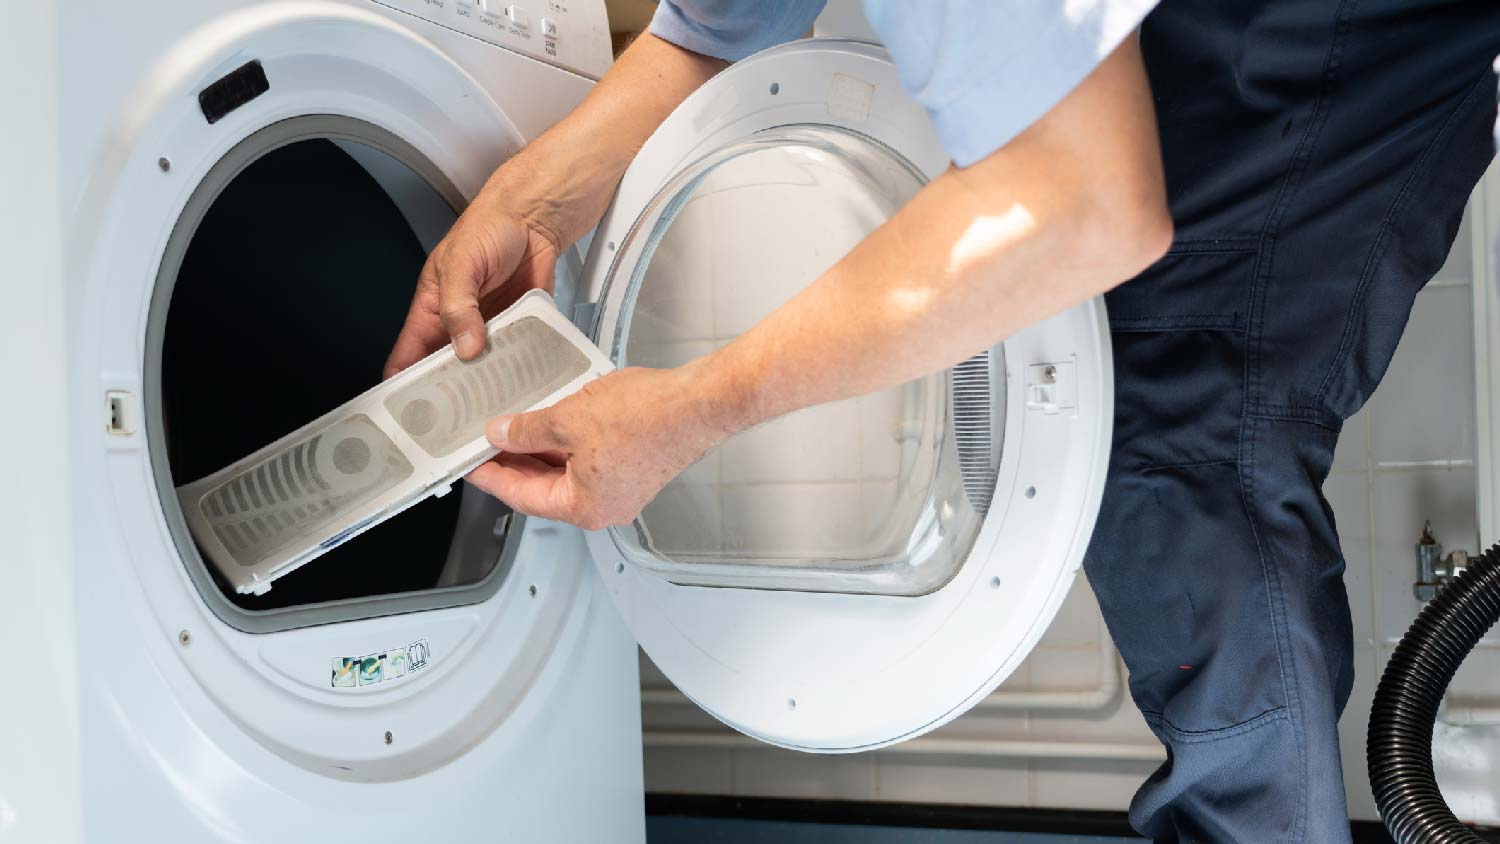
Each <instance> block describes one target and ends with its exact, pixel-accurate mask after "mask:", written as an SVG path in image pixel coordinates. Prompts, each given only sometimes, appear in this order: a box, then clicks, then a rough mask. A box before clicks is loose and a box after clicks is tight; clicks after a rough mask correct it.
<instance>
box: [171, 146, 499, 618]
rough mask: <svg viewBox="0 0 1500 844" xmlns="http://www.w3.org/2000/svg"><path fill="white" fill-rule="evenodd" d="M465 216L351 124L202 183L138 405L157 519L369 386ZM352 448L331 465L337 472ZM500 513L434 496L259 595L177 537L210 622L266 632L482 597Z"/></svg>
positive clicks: (494, 556)
mask: <svg viewBox="0 0 1500 844" xmlns="http://www.w3.org/2000/svg"><path fill="white" fill-rule="evenodd" d="M461 204H462V198H461V197H460V196H459V195H458V193H457V191H456V190H454V189H453V187H452V186H451V184H448V183H447V181H446V179H444V178H443V177H442V174H441V173H439V172H437V170H436V168H434V167H433V166H432V165H431V164H430V163H428V162H427V161H426V160H425V159H423V158H422V157H421V156H420V155H419V154H418V153H417V152H416V151H415V150H414V149H411V148H410V147H409V146H407V145H405V144H404V143H402V142H401V141H400V140H399V139H397V138H395V137H394V136H392V135H390V133H388V132H383V131H381V130H379V129H377V128H376V127H374V126H370V125H368V124H363V123H360V122H358V121H353V120H349V119H347V118H335V117H326V116H318V117H308V118H298V119H294V120H289V121H283V122H282V123H278V124H273V125H272V126H270V127H268V128H266V129H264V130H261V131H260V132H258V133H256V134H254V135H251V136H250V137H249V138H247V139H246V140H245V141H243V142H242V143H241V144H240V145H239V146H237V147H235V149H234V150H231V152H230V153H229V154H228V155H227V156H226V157H225V159H224V160H223V161H221V162H220V164H219V166H217V167H216V168H215V169H214V170H213V171H211V172H210V174H209V175H208V177H207V178H205V180H204V182H203V183H202V185H201V186H200V187H199V189H198V192H197V193H196V194H195V195H194V198H193V200H192V201H190V202H189V205H188V208H187V209H186V211H185V212H184V214H183V216H182V218H181V220H179V222H178V225H177V227H176V229H175V230H174V233H173V239H172V244H171V245H170V246H169V248H168V250H167V255H166V257H165V258H164V260H163V264H162V268H161V273H160V275H159V277H158V281H157V291H156V294H155V296H154V297H153V304H152V312H151V318H150V322H151V328H150V330H149V335H150V336H148V343H147V347H148V349H149V350H151V351H149V352H148V357H147V367H146V369H147V377H148V379H149V378H151V377H153V376H159V382H158V383H157V385H156V386H157V390H156V391H155V395H154V396H148V402H147V404H148V408H147V412H148V413H154V414H155V415H156V417H157V418H156V420H154V421H156V422H157V423H159V424H155V425H151V426H150V427H151V428H152V429H153V430H154V431H155V432H156V433H157V435H156V436H154V437H153V443H152V445H153V455H152V459H153V462H154V463H155V464H156V465H157V467H158V473H157V474H158V475H159V476H160V477H159V479H158V486H162V485H165V487H166V489H165V491H164V492H163V494H162V500H163V507H164V509H166V510H167V511H168V514H169V522H173V523H175V524H177V525H178V526H180V524H181V520H180V513H179V514H178V518H177V519H175V520H174V519H172V518H170V516H171V515H172V514H171V512H170V511H171V509H172V508H173V507H175V506H176V505H175V502H174V501H173V500H172V499H173V498H174V497H175V496H174V495H172V494H171V492H170V490H171V488H172V485H174V484H182V483H185V482H187V481H190V480H194V479H196V478H198V477H201V476H203V475H206V474H208V473H209V472H212V471H214V470H216V469H218V468H220V467H222V466H224V465H226V464H228V463H230V462H232V461H233V460H235V459H237V458H239V457H241V456H243V455H244V454H246V453H248V452H251V451H254V450H255V449H257V448H259V447H260V446H262V445H264V444H265V443H267V442H270V441H272V440H274V439H276V438H278V437H280V436H282V435H284V434H286V433H288V432H290V431H292V430H294V429H295V428H297V427H298V426H300V425H302V424H304V423H306V422H307V421H308V420H310V419H313V418H315V417H317V416H319V415H320V414H322V413H325V412H327V411H329V410H331V409H333V408H334V407H337V406H338V405H340V404H342V403H343V402H345V401H347V400H348V399H350V398H352V397H354V396H356V395H358V394H359V393H361V392H363V391H364V390H366V389H368V388H369V387H371V386H373V385H375V384H377V383H378V382H379V381H380V377H381V368H382V366H383V364H384V361H385V358H386V355H387V354H388V353H389V351H390V347H391V343H392V341H393V340H394V339H395V337H396V334H397V332H398V331H399V329H400V327H401V323H402V320H403V319H404V317H405V314H406V310H407V307H408V306H409V304H410V302H411V295H412V291H413V288H414V286H415V283H416V278H417V274H418V272H419V271H420V270H421V267H422V264H423V262H424V261H425V260H426V256H427V252H428V250H429V249H431V247H432V246H433V245H435V243H436V242H437V240H439V239H440V238H441V236H442V234H443V233H444V232H446V230H447V228H448V227H449V226H450V225H451V224H452V222H453V221H454V219H456V216H457V213H458V208H459V207H460V206H461ZM151 352H156V353H158V354H157V357H156V358H155V360H153V355H152V354H151ZM148 392H150V391H149V390H148ZM355 450H356V449H353V447H352V446H347V447H345V449H344V451H343V452H338V451H337V450H332V451H330V452H329V455H328V457H329V459H331V460H333V461H335V463H338V462H339V461H342V465H343V466H344V468H350V467H351V466H352V463H351V461H354V462H358V458H359V457H360V456H361V455H360V454H356V453H354V451H355ZM330 465H333V464H330ZM257 491H258V490H257V488H256V487H255V486H254V485H251V486H249V487H247V488H246V489H245V490H244V491H243V492H244V494H245V495H247V496H248V495H254V494H256V492H257ZM506 515H507V511H506V510H505V508H504V507H503V505H500V504H499V502H497V501H494V500H493V499H490V498H488V497H487V496H482V495H479V494H477V493H472V492H470V493H465V494H461V495H450V496H446V497H443V498H434V499H429V500H427V501H424V502H422V503H421V504H419V505H417V506H415V507H413V508H412V509H411V510H410V511H408V512H407V513H405V514H403V515H402V516H401V517H400V518H396V519H392V520H390V521H389V522H387V523H385V524H382V525H380V526H378V527H377V528H375V529H373V530H371V531H369V532H368V533H366V534H364V535H362V536H359V537H356V538H354V539H352V540H350V541H349V542H347V543H345V544H344V545H342V546H341V547H339V548H336V549H334V550H332V551H330V552H329V553H328V554H327V555H326V556H325V557H324V558H322V559H320V560H319V561H318V563H317V565H313V566H308V567H306V568H305V569H303V570H301V571H298V572H296V573H294V574H293V575H290V576H288V577H286V578H285V579H283V580H281V581H279V582H278V583H277V585H276V587H275V588H274V589H272V590H271V591H270V592H268V593H266V594H264V595H258V596H257V595H240V594H236V593H235V590H234V589H233V588H232V587H230V586H229V585H228V584H227V583H226V582H224V580H223V579H222V577H220V576H219V575H218V573H217V572H216V571H214V570H213V567H212V566H205V565H204V564H203V560H202V558H201V555H200V554H199V553H198V551H197V549H196V547H195V546H194V544H193V542H192V540H191V539H190V538H189V537H188V535H187V531H186V530H185V528H184V529H182V530H177V531H174V533H175V534H176V536H175V538H176V540H177V545H178V548H179V551H180V553H181V556H182V558H183V563H184V565H186V566H187V567H188V569H189V572H190V574H192V575H193V576H194V580H195V582H196V583H197V585H198V588H199V592H200V593H201V594H202V595H203V597H204V599H205V600H206V601H207V602H208V603H209V604H210V606H211V607H213V608H214V609H215V610H216V612H218V614H219V615H220V617H221V618H224V620H225V621H227V622H228V623H230V624H232V625H234V626H237V627H241V628H242V629H253V630H270V629H283V628H286V627H292V626H300V625H303V624H314V623H322V622H326V621H330V620H335V619H347V618H353V617H359V616H361V615H372V614H386V613H389V612H392V611H399V610H401V609H418V608H430V607H433V606H441V605H452V604H458V603H466V602H471V601H475V600H482V599H483V598H484V597H485V596H487V595H488V594H491V593H492V592H493V591H494V589H495V588H497V587H498V584H499V581H500V580H501V579H502V578H503V572H502V571H498V568H499V566H498V564H499V562H500V561H501V559H502V557H503V556H506V555H502V553H501V551H502V546H503V543H504V541H505V537H506V536H507V532H505V531H501V532H500V533H499V535H498V536H497V535H496V531H495V526H496V525H497V524H499V523H501V521H502V519H503V517H504V516H506ZM272 529H273V526H271V525H266V526H265V529H264V530H263V531H262V533H263V534H265V535H269V533H270V532H271V530H272ZM251 530H253V525H252V526H247V528H246V533H247V534H250V531H251ZM514 533H515V534H516V535H518V534H519V531H514ZM241 539H242V541H244V542H250V543H253V542H256V541H258V537H257V536H256V535H246V536H243V537H241ZM433 590H439V591H438V592H436V593H435V592H434V591H433ZM423 595H425V596H426V597H420V596H423ZM392 596H401V597H399V598H393V597H392ZM299 608H300V610H299ZM268 614H269V615H268ZM271 616H273V617H274V621H272V620H271Z"/></svg>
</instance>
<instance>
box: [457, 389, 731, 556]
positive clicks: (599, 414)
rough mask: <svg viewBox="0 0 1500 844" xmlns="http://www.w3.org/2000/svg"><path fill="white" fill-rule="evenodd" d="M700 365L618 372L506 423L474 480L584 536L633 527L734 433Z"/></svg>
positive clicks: (494, 425) (494, 432) (492, 434)
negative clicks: (711, 399) (708, 401)
mask: <svg viewBox="0 0 1500 844" xmlns="http://www.w3.org/2000/svg"><path fill="white" fill-rule="evenodd" d="M703 387H704V384H703V383H702V382H701V380H700V379H699V378H698V376H697V367H696V366H695V365H694V364H688V365H687V366H684V367H679V368H677V369H643V368H638V367H633V368H628V369H622V370H619V371H617V372H613V373H610V374H609V375H606V376H604V377H602V378H600V379H598V380H596V381H593V382H591V383H589V384H588V385H586V386H585V387H584V388H583V389H582V390H580V391H578V392H577V393H574V394H573V395H571V396H569V397H568V398H566V399H563V400H562V401H560V402H558V403H557V404H555V405H553V406H552V407H549V408H545V409H543V410H538V411H533V412H531V413H523V414H519V415H516V416H501V417H498V418H496V419H494V420H493V421H491V422H490V424H489V427H488V428H487V429H486V431H485V435H486V436H487V437H488V438H489V441H490V444H491V445H493V446H495V447H496V448H498V449H500V451H501V453H500V454H498V455H496V456H495V458H494V459H493V460H491V461H489V462H488V463H485V464H483V465H481V466H479V467H478V468H477V469H475V470H474V471H473V472H472V473H470V474H469V476H468V481H469V483H472V484H474V485H475V486H477V487H479V488H480V489H482V490H484V491H485V492H488V493H490V494H491V495H493V496H495V497H496V498H498V499H500V500H501V501H504V502H505V503H506V504H508V505H510V506H511V507H512V508H514V509H516V510H519V511H520V512H522V513H526V514H528V515H532V516H540V517H542V518H545V519H555V520H557V521H563V522H568V523H570V524H574V525H577V526H579V527H581V528H584V529H585V530H600V529H602V528H606V527H609V526H611V525H625V524H629V523H630V522H631V521H632V520H633V519H634V518H635V517H636V516H638V515H640V512H641V510H642V509H643V508H644V507H645V506H646V505H647V504H648V503H650V501H651V499H652V498H655V497H656V494H657V493H658V492H660V491H661V489H662V487H664V486H666V485H667V483H668V482H669V481H671V480H672V479H673V478H675V477H676V476H677V475H678V474H679V473H680V472H682V470H683V469H686V468H687V467H688V466H690V465H692V464H693V463H694V462H695V461H696V460H698V458H700V457H702V456H703V453H704V452H706V451H707V450H708V449H709V448H711V447H713V446H714V445H715V444H717V443H718V442H720V441H721V440H723V439H724V438H725V437H726V436H727V435H728V433H729V432H730V431H731V430H732V427H731V426H729V425H727V424H725V423H724V421H723V420H721V419H719V418H718V414H716V413H714V412H711V411H710V410H709V409H708V408H707V406H706V405H705V402H704V400H703V398H702V397H703V396H707V395H710V392H709V391H707V390H705V389H703Z"/></svg>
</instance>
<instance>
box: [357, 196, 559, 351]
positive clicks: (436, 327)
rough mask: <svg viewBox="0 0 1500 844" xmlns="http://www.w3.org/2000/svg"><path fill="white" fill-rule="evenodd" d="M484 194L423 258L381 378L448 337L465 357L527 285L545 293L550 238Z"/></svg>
mask: <svg viewBox="0 0 1500 844" xmlns="http://www.w3.org/2000/svg"><path fill="white" fill-rule="evenodd" d="M496 206H497V203H494V202H490V201H485V197H484V194H480V199H479V200H476V201H475V202H474V204H472V205H470V206H469V208H468V210H467V211H465V212H464V214H463V216H462V217H459V218H458V222H457V223H455V224H454V225H453V228H452V229H451V230H449V232H448V235H447V236H446V237H444V238H443V241H442V242H441V243H439V244H438V245H437V248H436V249H434V250H432V254H431V255H429V256H427V263H426V265H425V266H423V267H422V274H421V275H420V276H418V278H417V292H416V295H415V296H413V297H412V301H411V310H409V311H408V312H407V314H406V324H405V325H403V326H402V327H401V334H400V336H398V337H397V338H396V345H395V347H394V348H393V349H391V355H390V357H389V358H388V359H387V360H386V362H385V377H386V378H389V377H391V376H392V375H395V374H396V373H397V372H400V371H401V370H403V369H405V368H406V367H408V366H411V365H412V364H414V363H416V362H417V361H419V360H421V359H422V358H424V357H427V356H428V355H430V354H432V353H433V352H435V351H437V350H438V349H440V348H442V346H443V344H444V343H447V342H448V341H449V339H450V338H451V339H452V341H453V348H454V350H455V351H456V352H458V356H459V357H460V358H463V359H464V360H472V359H473V358H474V357H475V356H477V355H478V354H479V353H480V352H482V351H484V336H485V334H484V320H485V317H486V316H488V315H493V314H497V313H499V312H500V311H502V310H504V309H505V308H506V307H508V306H509V305H510V304H511V303H512V302H514V301H516V300H517V299H519V298H520V297H521V294H523V293H525V292H526V291H528V290H531V289H532V288H541V289H543V290H547V291H549V292H550V291H551V289H552V274H553V272H554V271H555V269H556V268H557V256H558V253H559V252H560V251H561V248H560V246H559V244H558V243H557V240H556V238H555V236H553V235H552V234H551V233H550V232H548V231H546V230H545V229H543V228H542V227H541V226H540V225H538V224H537V223H535V222H533V221H531V220H527V219H525V218H524V217H523V216H522V215H520V214H518V213H516V212H514V211H511V210H509V209H506V208H503V207H496Z"/></svg>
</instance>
